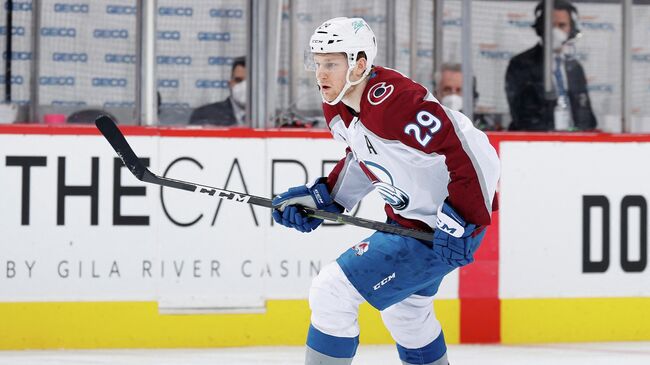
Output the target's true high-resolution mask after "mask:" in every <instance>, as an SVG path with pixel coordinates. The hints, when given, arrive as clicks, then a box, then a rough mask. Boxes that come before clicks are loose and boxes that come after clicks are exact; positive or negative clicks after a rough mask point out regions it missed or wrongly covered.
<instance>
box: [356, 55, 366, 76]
mask: <svg viewBox="0 0 650 365" xmlns="http://www.w3.org/2000/svg"><path fill="white" fill-rule="evenodd" d="M367 64H368V60H367V59H366V58H365V57H362V58H359V59H358V60H357V67H356V69H355V74H356V75H357V76H359V77H361V75H363V73H364V72H365V71H366V65H367Z"/></svg>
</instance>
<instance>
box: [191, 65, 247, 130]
mask: <svg viewBox="0 0 650 365" xmlns="http://www.w3.org/2000/svg"><path fill="white" fill-rule="evenodd" d="M228 85H229V86H230V96H229V97H228V98H226V100H223V101H220V102H216V103H213V104H207V105H203V106H201V107H199V108H197V109H195V110H194V111H193V112H192V115H191V116H190V124H210V125H217V126H243V125H245V124H246V59H245V58H244V57H238V58H235V60H234V61H233V63H232V70H231V73H230V81H229V82H228Z"/></svg>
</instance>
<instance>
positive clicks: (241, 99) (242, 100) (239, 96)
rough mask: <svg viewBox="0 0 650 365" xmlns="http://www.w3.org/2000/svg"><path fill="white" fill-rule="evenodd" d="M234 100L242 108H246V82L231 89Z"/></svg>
mask: <svg viewBox="0 0 650 365" xmlns="http://www.w3.org/2000/svg"><path fill="white" fill-rule="evenodd" d="M230 96H231V97H232V100H233V101H234V102H235V103H236V104H237V105H238V106H239V107H240V108H245V107H246V80H244V81H242V82H240V83H237V84H235V85H233V86H232V87H231V88H230Z"/></svg>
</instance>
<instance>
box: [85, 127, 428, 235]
mask: <svg viewBox="0 0 650 365" xmlns="http://www.w3.org/2000/svg"><path fill="white" fill-rule="evenodd" d="M95 125H96V126H97V129H99V131H100V132H101V133H102V134H103V135H104V137H105V138H106V140H107V141H108V143H110V144H111V146H113V149H114V150H115V152H116V153H117V155H118V156H119V157H120V158H121V159H122V162H124V165H125V166H126V167H127V168H128V169H129V171H131V173H132V174H133V175H135V177H136V178H137V179H138V180H140V181H144V182H147V183H151V184H156V185H161V186H167V187H170V188H174V189H181V190H187V191H191V192H194V193H200V194H207V195H209V196H212V197H215V198H218V199H226V200H231V201H235V202H238V203H247V204H253V205H259V206H262V207H266V208H274V206H273V203H272V202H271V199H267V198H262V197H259V196H254V195H249V194H243V193H238V192H234V191H230V190H225V189H219V188H215V187H212V186H207V185H202V184H195V183H192V182H188V181H182V180H175V179H170V178H166V177H162V176H158V175H155V174H154V173H152V172H151V171H149V169H147V167H146V166H145V165H144V164H143V163H142V162H141V161H140V159H139V158H138V156H137V155H136V154H135V152H133V149H132V148H131V146H129V143H128V142H127V141H126V138H124V135H123V134H122V132H120V130H119V128H117V125H115V122H114V121H113V120H112V119H111V118H110V117H107V116H105V115H102V116H100V117H99V118H97V119H96V120H95ZM302 209H303V210H304V211H305V213H307V215H309V216H310V217H315V218H320V219H326V220H328V221H333V222H337V223H344V224H349V225H353V226H357V227H363V228H368V229H372V230H376V231H382V232H387V233H394V234H399V235H402V236H409V237H413V238H417V239H420V240H425V241H428V242H431V241H432V240H433V234H432V233H431V232H424V231H416V230H414V229H408V228H404V227H400V226H397V225H392V224H388V223H382V222H377V221H372V220H368V219H364V218H357V217H352V216H349V215H346V214H339V213H330V212H326V211H324V210H319V209H313V208H308V207H302Z"/></svg>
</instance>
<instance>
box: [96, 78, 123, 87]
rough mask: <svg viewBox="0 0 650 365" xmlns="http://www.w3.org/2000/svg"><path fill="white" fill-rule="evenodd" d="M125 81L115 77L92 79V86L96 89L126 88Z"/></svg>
mask: <svg viewBox="0 0 650 365" xmlns="http://www.w3.org/2000/svg"><path fill="white" fill-rule="evenodd" d="M126 84H127V81H126V79H124V78H116V77H93V79H92V85H93V86H97V87H126Z"/></svg>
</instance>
